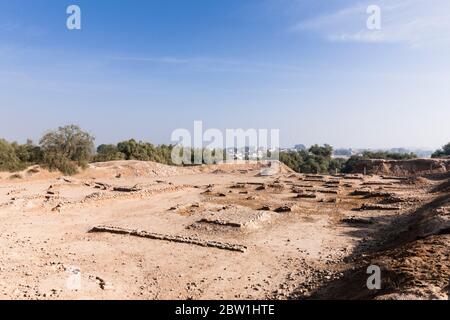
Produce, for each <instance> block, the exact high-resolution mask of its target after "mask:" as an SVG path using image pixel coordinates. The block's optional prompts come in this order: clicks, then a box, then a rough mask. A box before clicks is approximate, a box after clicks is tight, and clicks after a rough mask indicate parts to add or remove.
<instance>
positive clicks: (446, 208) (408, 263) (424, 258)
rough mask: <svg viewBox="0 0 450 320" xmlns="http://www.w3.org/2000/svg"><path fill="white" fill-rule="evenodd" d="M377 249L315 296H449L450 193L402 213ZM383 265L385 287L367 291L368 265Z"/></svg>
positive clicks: (385, 233)
mask: <svg viewBox="0 0 450 320" xmlns="http://www.w3.org/2000/svg"><path fill="white" fill-rule="evenodd" d="M380 235H381V236H382V237H384V239H385V240H384V241H383V244H382V245H381V246H379V247H378V250H377V251H376V252H373V253H370V254H366V255H363V256H359V257H356V258H355V265H356V266H355V267H354V268H353V269H351V270H349V271H347V272H346V273H345V275H344V276H343V277H342V278H340V279H338V280H336V281H333V282H330V283H328V284H327V285H325V286H324V287H322V288H320V289H319V290H317V291H316V292H315V293H314V294H313V295H312V298H314V299H323V298H325V299H448V298H449V296H450V290H449V289H450V263H449V256H450V194H449V193H447V194H445V195H443V196H440V197H438V198H436V199H435V200H433V201H432V202H430V203H427V204H425V205H424V206H422V207H421V208H419V209H418V210H416V211H415V212H413V213H411V214H410V215H408V216H406V217H400V218H398V220H397V221H396V222H395V223H393V224H392V225H391V226H390V227H389V228H388V229H387V230H383V232H382V234H381V233H380ZM370 265H377V266H379V267H380V268H381V270H382V275H381V279H382V288H381V290H368V289H367V287H366V286H365V285H364V284H365V283H366V281H367V278H368V274H367V267H368V266H370Z"/></svg>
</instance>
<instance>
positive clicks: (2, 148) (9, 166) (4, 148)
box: [0, 139, 27, 172]
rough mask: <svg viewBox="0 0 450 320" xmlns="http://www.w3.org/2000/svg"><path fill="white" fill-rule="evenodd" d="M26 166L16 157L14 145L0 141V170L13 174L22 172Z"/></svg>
mask: <svg viewBox="0 0 450 320" xmlns="http://www.w3.org/2000/svg"><path fill="white" fill-rule="evenodd" d="M26 166H27V165H26V163H25V162H23V161H21V159H20V158H19V157H18V156H17V154H16V149H15V147H14V145H13V144H10V143H8V142H7V141H6V140H3V139H0V170H1V171H11V172H14V171H20V170H23V169H25V168H26Z"/></svg>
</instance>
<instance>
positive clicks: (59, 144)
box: [40, 125, 94, 174]
mask: <svg viewBox="0 0 450 320" xmlns="http://www.w3.org/2000/svg"><path fill="white" fill-rule="evenodd" d="M40 145H41V149H42V158H43V159H42V160H43V163H44V164H45V165H46V166H47V167H48V168H49V169H50V170H56V169H57V170H60V171H61V172H63V173H64V174H75V173H77V172H78V167H82V168H84V167H86V166H87V164H88V163H89V161H90V160H91V159H92V155H93V150H94V138H93V137H92V136H91V135H89V133H87V132H84V131H82V130H81V129H80V127H78V126H75V125H68V126H65V127H59V128H58V129H57V130H55V131H51V132H49V133H47V134H45V135H44V136H43V137H42V139H41V141H40Z"/></svg>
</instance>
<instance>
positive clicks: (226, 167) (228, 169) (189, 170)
mask: <svg viewBox="0 0 450 320" xmlns="http://www.w3.org/2000/svg"><path fill="white" fill-rule="evenodd" d="M270 167H272V168H275V167H276V168H277V172H278V173H290V172H292V170H291V169H289V168H288V167H287V166H285V165H284V164H282V163H280V162H276V161H275V162H272V163H270V162H245V161H234V162H230V163H222V164H214V165H199V166H190V167H177V166H169V165H164V164H161V163H156V162H151V161H137V160H123V161H110V162H98V163H92V164H90V165H89V166H88V168H87V169H85V170H81V171H80V172H79V173H78V174H76V175H75V176H74V178H76V179H91V178H96V179H101V178H113V177H123V178H130V177H131V178H132V177H149V178H158V177H160V178H163V177H171V176H178V175H190V174H198V173H214V174H242V173H244V174H245V173H247V172H250V171H254V170H263V169H264V168H270ZM61 176H63V174H61V173H60V172H57V171H55V172H50V171H48V170H46V169H43V168H41V167H40V166H32V167H29V168H27V169H26V170H23V171H21V172H16V173H9V172H0V179H2V180H6V179H8V180H11V181H22V180H27V181H29V180H45V179H54V178H58V177H61Z"/></svg>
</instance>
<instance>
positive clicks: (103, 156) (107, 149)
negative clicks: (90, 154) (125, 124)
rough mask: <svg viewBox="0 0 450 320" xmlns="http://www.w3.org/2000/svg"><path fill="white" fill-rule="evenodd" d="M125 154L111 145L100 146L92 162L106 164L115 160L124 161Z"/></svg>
mask: <svg viewBox="0 0 450 320" xmlns="http://www.w3.org/2000/svg"><path fill="white" fill-rule="evenodd" d="M124 159H125V154H123V153H122V152H120V151H119V149H118V148H117V146H115V145H113V144H102V145H100V146H99V147H98V148H97V154H96V155H95V156H94V162H106V161H115V160H124Z"/></svg>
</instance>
